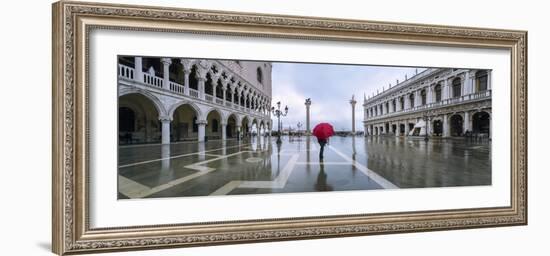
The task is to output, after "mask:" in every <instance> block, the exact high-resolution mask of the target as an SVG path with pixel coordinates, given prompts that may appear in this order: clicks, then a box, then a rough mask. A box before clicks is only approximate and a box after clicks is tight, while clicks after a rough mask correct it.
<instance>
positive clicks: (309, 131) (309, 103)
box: [305, 98, 311, 135]
mask: <svg viewBox="0 0 550 256" xmlns="http://www.w3.org/2000/svg"><path fill="white" fill-rule="evenodd" d="M305 105H306V135H311V127H310V125H309V122H310V116H309V107H310V106H311V99H309V98H308V99H306V103H305Z"/></svg>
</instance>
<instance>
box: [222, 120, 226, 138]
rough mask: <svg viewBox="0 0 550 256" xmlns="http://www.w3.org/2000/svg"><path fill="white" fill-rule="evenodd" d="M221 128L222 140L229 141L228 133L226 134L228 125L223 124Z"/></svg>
mask: <svg viewBox="0 0 550 256" xmlns="http://www.w3.org/2000/svg"><path fill="white" fill-rule="evenodd" d="M221 127H222V140H226V139H227V133H226V128H227V123H221Z"/></svg>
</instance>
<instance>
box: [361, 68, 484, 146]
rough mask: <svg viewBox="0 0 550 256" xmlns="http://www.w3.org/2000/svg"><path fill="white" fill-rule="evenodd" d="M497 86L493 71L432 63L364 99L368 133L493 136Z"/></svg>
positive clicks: (369, 134) (370, 134)
mask: <svg viewBox="0 0 550 256" xmlns="http://www.w3.org/2000/svg"><path fill="white" fill-rule="evenodd" d="M491 88H492V86H491V71H490V70H473V69H451V68H428V69H426V70H424V71H422V72H420V73H418V74H416V75H414V76H413V77H411V78H409V79H406V80H405V81H402V82H401V83H397V84H396V85H395V86H393V87H390V88H389V89H387V90H384V91H383V92H381V93H378V94H377V95H374V96H373V97H370V98H368V99H367V98H365V99H364V103H363V109H364V121H363V124H364V129H365V135H366V136H380V135H390V136H425V135H426V134H427V135H428V136H432V137H434V136H439V137H460V136H480V137H489V138H490V137H491V130H492V129H491V127H492V125H491V124H492V122H491ZM426 124H427V125H426Z"/></svg>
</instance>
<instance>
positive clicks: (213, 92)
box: [212, 80, 218, 103]
mask: <svg viewBox="0 0 550 256" xmlns="http://www.w3.org/2000/svg"><path fill="white" fill-rule="evenodd" d="M217 88H218V83H217V82H216V80H214V81H212V101H213V102H214V103H215V102H216V89H217Z"/></svg>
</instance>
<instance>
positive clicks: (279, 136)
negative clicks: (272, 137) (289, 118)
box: [271, 101, 288, 144]
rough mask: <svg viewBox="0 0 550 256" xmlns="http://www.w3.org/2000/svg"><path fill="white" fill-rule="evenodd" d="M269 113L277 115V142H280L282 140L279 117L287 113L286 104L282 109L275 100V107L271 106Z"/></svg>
mask: <svg viewBox="0 0 550 256" xmlns="http://www.w3.org/2000/svg"><path fill="white" fill-rule="evenodd" d="M271 113H273V115H274V116H276V117H277V130H278V132H277V144H281V143H282V142H283V141H282V140H281V126H282V123H281V117H284V116H286V115H287V114H288V106H285V109H284V111H283V110H281V102H280V101H279V102H277V109H275V107H271Z"/></svg>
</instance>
